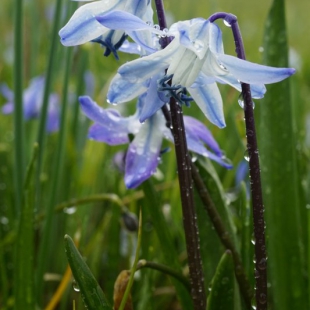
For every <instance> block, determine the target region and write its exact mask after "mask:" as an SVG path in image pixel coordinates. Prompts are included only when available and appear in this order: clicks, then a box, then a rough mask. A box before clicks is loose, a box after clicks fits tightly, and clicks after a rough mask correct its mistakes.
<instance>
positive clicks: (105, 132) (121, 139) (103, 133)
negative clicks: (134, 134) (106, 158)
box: [88, 123, 129, 145]
mask: <svg viewBox="0 0 310 310" xmlns="http://www.w3.org/2000/svg"><path fill="white" fill-rule="evenodd" d="M88 137H89V138H90V139H93V140H96V141H99V142H105V143H107V144H109V145H119V144H125V143H129V138H128V134H127V132H121V131H119V130H118V128H111V127H108V126H103V125H101V124H98V123H95V124H94V125H92V126H91V127H90V128H89V130H88Z"/></svg>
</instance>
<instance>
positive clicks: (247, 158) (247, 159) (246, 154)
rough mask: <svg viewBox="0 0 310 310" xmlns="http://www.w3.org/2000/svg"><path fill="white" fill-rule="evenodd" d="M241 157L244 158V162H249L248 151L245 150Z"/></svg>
mask: <svg viewBox="0 0 310 310" xmlns="http://www.w3.org/2000/svg"><path fill="white" fill-rule="evenodd" d="M243 157H244V159H245V160H246V161H249V160H250V155H249V151H248V150H245V152H244V155H243Z"/></svg>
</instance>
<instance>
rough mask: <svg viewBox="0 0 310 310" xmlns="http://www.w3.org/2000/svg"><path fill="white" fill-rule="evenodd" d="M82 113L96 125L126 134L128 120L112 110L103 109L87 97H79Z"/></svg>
mask: <svg viewBox="0 0 310 310" xmlns="http://www.w3.org/2000/svg"><path fill="white" fill-rule="evenodd" d="M79 102H80V104H81V108H82V111H83V113H84V114H85V115H86V116H87V117H89V118H90V119H91V120H93V121H94V122H96V123H99V124H101V125H103V126H105V127H107V128H110V129H113V130H118V131H119V132H126V133H128V132H129V130H128V125H129V118H123V117H121V115H120V114H119V113H118V111H116V110H114V109H103V108H101V107H99V106H98V105H97V103H96V102H94V101H92V99H91V98H90V97H88V96H81V97H79Z"/></svg>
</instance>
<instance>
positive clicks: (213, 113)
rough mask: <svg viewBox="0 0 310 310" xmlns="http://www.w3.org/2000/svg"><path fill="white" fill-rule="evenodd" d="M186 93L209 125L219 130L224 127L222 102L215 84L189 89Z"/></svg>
mask: <svg viewBox="0 0 310 310" xmlns="http://www.w3.org/2000/svg"><path fill="white" fill-rule="evenodd" d="M188 91H189V93H190V94H191V96H192V97H193V99H194V100H195V102H196V103H197V105H198V106H199V108H200V109H201V111H202V112H203V113H204V114H205V116H206V117H207V118H208V119H209V121H210V122H211V123H213V124H215V125H216V126H218V127H219V128H223V127H225V126H226V124H225V118H224V112H223V101H222V97H221V94H220V91H219V89H218V87H217V85H216V83H210V84H208V83H206V84H205V85H204V86H201V87H189V88H188Z"/></svg>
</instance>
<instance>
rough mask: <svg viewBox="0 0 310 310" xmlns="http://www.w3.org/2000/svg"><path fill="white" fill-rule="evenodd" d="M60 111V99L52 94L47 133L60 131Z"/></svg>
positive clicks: (49, 103)
mask: <svg viewBox="0 0 310 310" xmlns="http://www.w3.org/2000/svg"><path fill="white" fill-rule="evenodd" d="M59 120H60V111H59V97H58V95H56V94H51V95H50V96H49V101H48V111H47V122H46V130H47V132H55V131H58V129H59Z"/></svg>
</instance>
